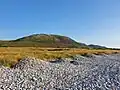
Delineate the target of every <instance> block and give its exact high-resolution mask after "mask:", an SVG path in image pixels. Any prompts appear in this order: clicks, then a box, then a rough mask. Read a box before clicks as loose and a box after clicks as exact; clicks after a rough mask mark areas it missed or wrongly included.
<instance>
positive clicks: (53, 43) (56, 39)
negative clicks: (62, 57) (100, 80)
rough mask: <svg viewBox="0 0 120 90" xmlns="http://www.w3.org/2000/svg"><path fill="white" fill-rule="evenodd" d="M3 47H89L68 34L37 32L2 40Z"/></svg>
mask: <svg viewBox="0 0 120 90" xmlns="http://www.w3.org/2000/svg"><path fill="white" fill-rule="evenodd" d="M0 46H3V47H52V48H83V47H84V48H88V47H87V45H85V44H81V43H78V42H76V41H74V40H72V39H71V38H69V37H66V36H60V35H47V34H35V35H31V36H26V37H23V38H20V39H17V40H12V41H0Z"/></svg>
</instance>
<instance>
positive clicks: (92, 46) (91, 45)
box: [88, 44, 107, 49]
mask: <svg viewBox="0 0 120 90" xmlns="http://www.w3.org/2000/svg"><path fill="white" fill-rule="evenodd" d="M88 47H89V48H92V49H106V48H107V47H105V46H100V45H93V44H90V45H88Z"/></svg>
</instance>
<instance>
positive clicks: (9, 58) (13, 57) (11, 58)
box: [0, 47, 120, 66]
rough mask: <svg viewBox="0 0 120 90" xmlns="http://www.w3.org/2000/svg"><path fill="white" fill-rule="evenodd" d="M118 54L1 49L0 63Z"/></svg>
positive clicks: (66, 49)
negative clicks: (26, 59)
mask: <svg viewBox="0 0 120 90" xmlns="http://www.w3.org/2000/svg"><path fill="white" fill-rule="evenodd" d="M119 52H120V51H119V50H90V49H76V48H74V49H73V48H72V49H69V48H40V47H1V48H0V63H1V64H3V65H5V66H11V65H14V64H15V63H16V62H17V61H18V60H19V59H21V58H24V57H35V58H38V59H43V60H51V59H56V58H68V57H72V56H74V55H76V54H80V55H83V56H87V55H88V54H96V55H102V54H112V53H119Z"/></svg>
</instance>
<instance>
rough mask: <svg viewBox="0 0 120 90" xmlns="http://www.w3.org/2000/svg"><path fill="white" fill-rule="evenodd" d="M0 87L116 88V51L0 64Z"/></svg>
mask: <svg viewBox="0 0 120 90" xmlns="http://www.w3.org/2000/svg"><path fill="white" fill-rule="evenodd" d="M0 90H120V54H112V55H91V56H89V57H83V56H80V55H76V56H74V57H73V58H72V59H71V58H67V59H58V60H52V61H49V62H47V61H42V60H38V59H35V58H25V59H23V60H20V61H19V63H17V64H16V65H15V66H14V67H13V68H7V67H4V66H0Z"/></svg>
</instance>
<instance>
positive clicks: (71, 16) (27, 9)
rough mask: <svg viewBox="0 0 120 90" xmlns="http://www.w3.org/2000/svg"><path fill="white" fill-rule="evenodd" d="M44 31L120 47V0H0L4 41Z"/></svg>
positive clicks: (87, 41)
mask: <svg viewBox="0 0 120 90" xmlns="http://www.w3.org/2000/svg"><path fill="white" fill-rule="evenodd" d="M40 33H44V34H58V35H65V36H68V37H71V38H73V39H74V40H76V41H79V42H83V43H86V44H98V45H103V46H108V47H116V48H120V0H0V40H11V39H16V38H19V37H23V36H26V35H27V36H28V35H31V34H40Z"/></svg>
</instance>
